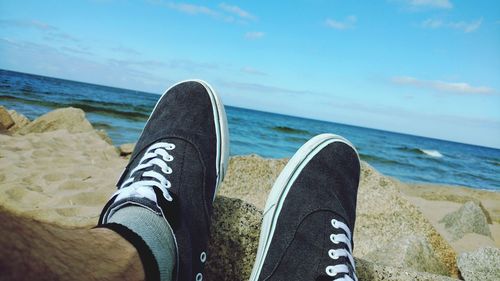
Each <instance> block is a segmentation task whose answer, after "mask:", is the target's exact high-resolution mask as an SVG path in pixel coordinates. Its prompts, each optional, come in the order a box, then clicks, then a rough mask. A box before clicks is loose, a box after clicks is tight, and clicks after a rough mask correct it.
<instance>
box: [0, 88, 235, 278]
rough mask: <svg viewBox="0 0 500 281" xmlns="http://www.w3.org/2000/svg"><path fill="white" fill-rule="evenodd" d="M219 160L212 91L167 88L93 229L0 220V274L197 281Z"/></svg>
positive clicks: (221, 168) (218, 111)
mask: <svg viewBox="0 0 500 281" xmlns="http://www.w3.org/2000/svg"><path fill="white" fill-rule="evenodd" d="M228 152H229V140H228V129H227V121H226V115H225V111H224V106H223V105H222V103H221V101H220V99H219V97H218V96H217V95H216V94H215V91H214V90H213V89H212V88H211V87H210V86H209V85H208V84H207V83H205V82H203V81H186V82H182V83H179V84H176V85H174V86H173V87H172V88H170V89H169V90H168V91H167V92H166V93H165V94H164V95H163V96H162V97H160V100H159V101H158V103H157V104H156V106H155V108H154V110H153V112H152V114H151V116H150V118H149V119H148V122H147V123H146V126H145V127H144V130H143V132H142V134H141V137H140V138H139V140H138V142H137V144H136V146H135V149H134V152H133V154H132V156H131V159H130V162H129V164H128V165H127V167H126V169H125V171H124V173H123V174H122V177H121V178H120V180H119V182H118V184H117V186H118V191H117V192H115V194H113V196H112V197H111V199H110V200H109V202H108V203H107V204H106V205H105V206H104V208H103V211H102V213H101V216H100V218H99V223H98V227H97V228H95V229H91V230H69V229H63V228H60V227H56V226H53V225H50V224H42V223H39V222H35V221H33V220H28V219H22V218H16V217H15V216H13V215H12V214H9V213H7V212H4V211H0V222H1V223H2V225H1V227H0V228H1V230H0V234H1V237H0V247H1V251H2V253H5V254H2V255H1V256H0V266H1V268H0V270H1V273H2V274H3V273H4V272H9V273H10V274H11V275H12V276H11V277H13V278H15V277H16V276H17V277H18V278H17V279H22V280H43V279H47V280H80V279H81V280H114V279H117V280H144V279H146V280H162V281H164V280H176V281H178V280H180V281H188V280H197V281H201V280H202V279H203V272H204V266H205V263H206V260H207V241H208V235H209V229H210V222H211V215H212V203H213V200H214V198H215V193H216V192H217V189H218V186H219V184H220V183H221V182H222V179H223V177H224V174H225V171H226V168H227V164H228V160H229V159H228V154H229V153H228ZM14 275H15V276H14Z"/></svg>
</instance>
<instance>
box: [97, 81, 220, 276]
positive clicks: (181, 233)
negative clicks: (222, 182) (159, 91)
mask: <svg viewBox="0 0 500 281" xmlns="http://www.w3.org/2000/svg"><path fill="white" fill-rule="evenodd" d="M214 122H216V121H215V120H214V112H213V108H212V104H211V100H210V97H209V95H208V93H207V90H206V88H205V87H204V86H203V85H202V84H201V83H199V82H195V81H189V82H184V83H181V84H178V85H176V86H174V87H173V88H171V89H170V90H169V91H168V92H167V93H166V94H164V95H163V96H162V98H161V99H160V101H159V102H158V104H157V106H156V108H155V110H154V111H153V113H152V114H151V116H150V119H149V120H148V122H147V124H146V126H145V127H144V130H143V132H142V134H141V136H140V138H139V140H138V142H137V144H136V146H135V149H134V152H133V153H132V157H131V159H130V162H129V164H128V165H127V167H126V169H125V171H124V173H123V174H122V177H121V178H120V180H119V182H118V184H117V186H118V187H120V185H121V184H122V183H123V181H125V180H126V179H128V178H129V176H130V172H131V170H132V169H134V167H136V166H137V165H138V164H139V162H140V160H141V158H142V156H143V155H144V153H145V152H146V150H147V149H148V147H149V146H151V145H152V144H154V143H157V142H160V141H161V142H168V143H173V144H175V148H174V149H173V150H171V151H169V154H171V155H172V156H173V157H174V160H173V161H171V162H168V165H169V167H171V168H172V173H171V174H169V175H166V178H167V179H168V180H169V181H170V182H171V188H169V189H168V191H169V193H170V195H171V196H172V197H173V201H172V202H169V201H167V200H165V199H164V198H163V196H162V194H161V192H160V191H159V189H156V188H155V193H156V197H157V199H158V202H157V203H158V206H159V207H160V208H161V210H162V211H163V213H164V214H165V217H166V220H167V221H168V223H169V224H170V226H171V227H172V229H173V231H174V234H175V239H176V243H177V247H178V252H177V257H178V263H177V264H176V268H178V270H175V272H174V278H173V279H172V280H182V281H187V280H195V278H196V276H197V275H199V274H203V271H204V264H205V259H202V258H201V257H202V256H203V257H205V256H206V251H207V241H208V235H209V233H210V231H209V229H210V217H211V214H212V200H213V197H214V192H215V188H216V179H217V175H216V173H217V171H216V153H217V150H218V149H220V148H217V136H216V132H215V123H214ZM153 169H154V170H156V171H158V172H160V171H161V169H160V168H159V167H156V166H155V167H153ZM134 175H135V174H134ZM136 180H140V179H136ZM113 200H114V199H113V198H112V199H111V200H110V202H109V203H108V204H107V205H106V206H105V207H104V210H103V214H104V213H105V212H106V211H107V210H112V209H113V208H119V207H120V206H123V205H126V204H135V205H140V206H143V207H146V208H149V209H151V210H152V211H154V212H156V213H159V212H160V210H159V209H158V207H157V206H156V204H155V203H154V202H148V201H149V200H147V199H142V198H131V199H126V200H121V202H113ZM103 214H102V215H101V219H100V223H102V222H103ZM202 253H203V254H202Z"/></svg>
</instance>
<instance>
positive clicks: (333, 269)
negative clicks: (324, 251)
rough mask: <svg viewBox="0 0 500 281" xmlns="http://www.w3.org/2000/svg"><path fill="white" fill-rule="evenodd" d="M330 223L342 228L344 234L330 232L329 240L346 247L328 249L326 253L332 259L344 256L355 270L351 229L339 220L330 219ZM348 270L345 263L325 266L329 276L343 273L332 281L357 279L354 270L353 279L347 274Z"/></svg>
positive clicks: (356, 280)
mask: <svg viewBox="0 0 500 281" xmlns="http://www.w3.org/2000/svg"><path fill="white" fill-rule="evenodd" d="M331 223H332V226H333V227H334V228H335V229H342V230H343V231H344V232H345V233H346V234H332V235H330V240H331V241H332V243H334V244H339V243H342V244H344V245H346V247H347V249H342V248H340V249H330V250H329V251H328V255H329V256H330V258H332V259H333V260H336V259H338V258H339V257H346V258H347V259H348V260H349V262H350V263H351V267H352V269H353V270H354V271H355V270H356V267H355V264H354V258H353V257H352V246H351V231H350V230H349V227H348V226H347V225H346V224H345V223H343V222H341V221H338V220H336V219H332V221H331ZM349 271H350V270H349V267H348V266H347V265H345V264H338V265H330V266H327V267H326V274H328V276H331V277H335V276H337V275H338V274H341V273H345V274H344V276H343V277H339V278H336V279H334V280H333V281H358V278H357V277H356V273H355V272H354V280H353V279H352V278H351V277H350V276H348V275H347V274H348V273H349Z"/></svg>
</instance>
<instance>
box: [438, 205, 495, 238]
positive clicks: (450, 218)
mask: <svg viewBox="0 0 500 281" xmlns="http://www.w3.org/2000/svg"><path fill="white" fill-rule="evenodd" d="M440 222H442V223H444V226H445V228H446V230H447V231H448V232H449V233H450V234H451V235H452V238H453V239H454V240H458V239H460V238H462V237H463V236H464V235H465V234H467V233H477V234H481V235H485V236H489V237H490V238H491V232H490V229H489V227H488V221H487V218H486V216H485V215H484V213H483V210H482V209H481V207H480V206H479V205H478V204H477V203H476V202H473V201H469V202H467V203H465V204H464V205H463V206H462V207H460V209H458V210H457V211H456V212H453V213H450V214H448V215H446V216H445V217H444V218H443V219H442V220H441V221H440Z"/></svg>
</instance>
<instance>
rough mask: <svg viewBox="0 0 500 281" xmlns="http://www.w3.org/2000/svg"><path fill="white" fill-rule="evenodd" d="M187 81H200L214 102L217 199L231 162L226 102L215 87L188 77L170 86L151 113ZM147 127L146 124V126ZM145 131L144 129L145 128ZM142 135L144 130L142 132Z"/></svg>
mask: <svg viewBox="0 0 500 281" xmlns="http://www.w3.org/2000/svg"><path fill="white" fill-rule="evenodd" d="M186 82H197V83H200V84H201V85H202V86H203V87H205V90H207V93H208V96H209V97H210V101H211V103H212V109H213V111H212V112H213V113H214V123H215V132H216V135H217V137H216V138H217V144H216V145H217V155H216V163H217V165H216V173H217V182H216V186H215V192H214V197H213V198H212V201H213V200H215V195H216V194H217V191H218V190H219V186H220V184H221V183H222V181H223V180H224V177H225V175H226V171H227V166H228V164H229V129H228V125H227V116H226V110H225V109H224V104H223V103H222V100H221V98H220V97H219V95H217V93H216V92H215V90H214V88H213V87H212V86H211V85H210V84H208V83H207V82H206V81H204V80H200V79H188V80H183V81H180V82H178V83H176V84H174V85H172V86H170V87H169V88H168V89H167V90H166V91H165V92H164V93H163V94H162V95H161V96H160V98H159V99H158V101H157V102H156V105H155V107H154V108H153V111H152V112H151V115H153V112H154V111H155V110H156V107H157V106H158V104H159V103H160V101H161V100H162V98H163V97H164V96H165V95H166V94H167V93H168V92H169V91H170V90H171V89H172V88H174V87H175V86H177V85H179V84H182V83H186ZM151 115H150V116H149V118H148V120H147V121H146V124H147V123H148V122H149V119H150V118H151ZM144 128H146V126H144ZM143 131H144V129H143ZM141 136H142V132H141Z"/></svg>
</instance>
